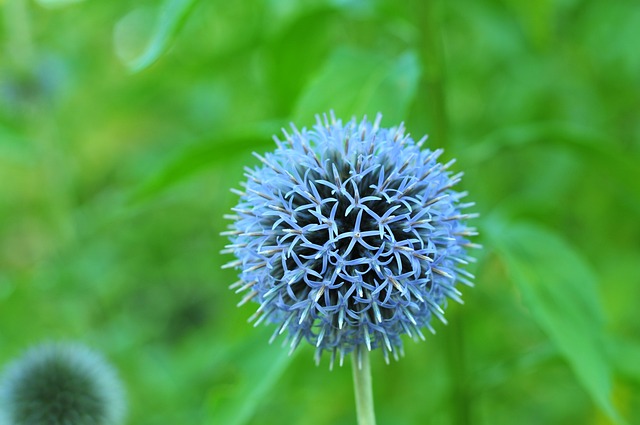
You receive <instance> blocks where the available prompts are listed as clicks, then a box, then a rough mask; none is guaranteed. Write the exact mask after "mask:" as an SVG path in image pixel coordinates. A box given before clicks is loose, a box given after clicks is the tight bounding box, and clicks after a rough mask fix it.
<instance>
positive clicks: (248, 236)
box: [225, 114, 475, 365]
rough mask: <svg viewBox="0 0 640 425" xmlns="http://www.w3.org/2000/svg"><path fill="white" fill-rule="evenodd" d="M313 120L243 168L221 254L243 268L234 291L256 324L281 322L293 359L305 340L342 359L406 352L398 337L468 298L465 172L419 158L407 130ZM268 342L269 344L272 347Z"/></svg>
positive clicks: (433, 155) (434, 158) (424, 152)
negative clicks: (251, 305) (253, 306)
mask: <svg viewBox="0 0 640 425" xmlns="http://www.w3.org/2000/svg"><path fill="white" fill-rule="evenodd" d="M380 119H381V117H380V116H378V117H377V119H376V120H375V122H370V121H367V119H366V118H365V119H363V120H362V121H360V122H357V121H356V120H355V119H352V120H351V121H349V122H347V123H346V124H343V123H342V122H341V121H340V120H336V119H335V117H334V116H333V114H331V116H330V117H327V116H324V117H323V118H320V117H318V121H317V124H316V125H314V126H313V128H312V129H311V130H306V129H303V130H302V131H299V130H298V129H296V128H295V126H292V131H291V132H290V133H289V132H286V131H285V132H284V136H285V137H284V140H279V139H278V138H275V141H276V144H277V149H276V150H275V152H273V153H271V154H266V155H265V156H264V157H263V156H260V155H257V154H256V157H257V158H258V159H259V160H260V161H261V165H260V166H259V167H257V168H254V169H249V168H247V169H246V177H247V181H246V183H244V184H243V190H241V191H235V192H237V193H238V194H239V195H240V201H239V203H238V205H237V206H236V207H235V208H233V211H234V212H235V215H230V216H228V218H230V219H232V220H233V223H232V224H231V226H230V230H229V231H228V232H225V234H227V235H229V237H230V239H231V244H230V245H227V247H226V248H227V249H226V252H232V253H234V254H235V256H236V257H237V260H236V261H233V262H231V263H229V264H227V265H226V266H227V267H235V268H237V269H239V270H240V275H239V277H240V280H239V281H238V282H236V283H235V284H233V285H232V288H235V289H237V291H238V292H243V291H246V295H245V297H244V298H243V300H242V301H241V304H243V303H244V302H247V301H250V300H251V301H255V302H257V303H258V304H259V305H260V306H259V307H258V310H257V312H256V313H255V314H254V315H253V316H252V318H251V320H255V324H256V325H257V324H259V323H261V322H263V321H266V322H271V323H275V324H276V325H277V327H276V329H275V333H274V338H275V337H276V336H277V335H279V334H283V333H286V338H287V341H288V342H289V344H290V346H291V351H293V350H294V349H295V347H296V346H298V344H299V343H300V341H302V340H303V339H306V340H307V341H308V342H309V343H311V344H312V345H313V346H315V347H316V361H319V360H320V357H321V355H322V353H323V351H328V352H330V353H331V364H332V365H333V362H334V360H335V359H336V356H338V357H339V358H340V361H341V363H342V359H343V358H344V356H345V354H347V353H349V352H350V351H352V350H354V349H356V348H363V347H366V349H368V350H372V349H375V348H381V349H382V351H383V352H384V356H385V359H387V360H388V357H389V354H391V355H393V356H394V357H395V358H397V357H398V353H400V354H402V341H401V339H400V336H401V335H403V334H407V335H408V336H410V337H412V338H414V339H416V338H423V339H424V336H423V333H422V329H423V328H425V327H426V328H427V329H429V330H431V331H433V328H432V326H431V324H430V323H431V318H432V316H436V317H437V318H438V319H440V320H442V321H443V322H444V321H445V319H444V308H445V306H446V302H447V299H453V300H456V301H461V299H460V295H461V294H460V292H459V290H458V289H457V288H456V284H457V283H458V282H461V283H464V284H468V285H471V279H472V278H473V276H472V275H470V274H469V273H468V272H466V271H465V270H464V269H462V268H461V267H462V266H464V265H465V264H467V263H468V262H469V261H471V260H472V259H471V258H470V257H468V256H467V255H466V250H467V248H469V247H473V246H474V244H472V243H471V242H469V240H468V237H470V236H473V235H475V230H474V229H473V228H471V227H468V226H467V224H466V221H467V219H468V218H471V217H472V216H473V214H465V213H464V212H463V210H464V209H465V208H467V207H469V206H471V205H472V204H470V203H463V202H461V199H462V198H463V197H465V196H466V193H465V192H456V191H454V190H453V187H454V186H455V185H456V184H457V183H458V182H459V181H460V177H461V176H462V173H459V174H452V172H451V171H449V168H450V166H451V165H452V164H453V161H450V162H448V163H446V164H442V163H440V162H438V157H439V156H440V155H441V154H442V150H440V149H438V150H433V151H431V150H429V149H421V147H422V144H423V143H424V142H425V140H426V137H425V138H423V139H421V140H420V141H419V142H415V141H414V140H413V139H412V138H411V137H410V136H409V135H408V134H406V133H405V132H404V128H403V126H402V125H400V126H399V127H394V128H389V129H387V128H381V127H380ZM272 340H273V338H272Z"/></svg>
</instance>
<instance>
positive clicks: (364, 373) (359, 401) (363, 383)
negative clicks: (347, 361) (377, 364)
mask: <svg viewBox="0 0 640 425" xmlns="http://www.w3.org/2000/svg"><path fill="white" fill-rule="evenodd" d="M351 363H352V368H353V387H354V390H355V393H356V413H357V416H358V425H375V423H376V417H375V413H374V411H373V387H372V385H371V365H370V363H369V351H368V350H367V349H365V348H362V347H358V348H356V349H355V350H354V351H353V353H352V354H351Z"/></svg>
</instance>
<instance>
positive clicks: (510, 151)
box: [0, 0, 640, 425]
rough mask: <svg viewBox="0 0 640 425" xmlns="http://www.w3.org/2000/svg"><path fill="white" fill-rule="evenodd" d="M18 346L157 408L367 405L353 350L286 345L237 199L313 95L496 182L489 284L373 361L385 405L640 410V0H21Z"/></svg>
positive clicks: (4, 143) (475, 178)
mask: <svg viewBox="0 0 640 425" xmlns="http://www.w3.org/2000/svg"><path fill="white" fill-rule="evenodd" d="M0 12H1V13H2V18H3V20H2V23H1V24H0V43H1V45H0V49H1V50H0V55H1V56H0V363H2V364H3V363H5V362H6V361H8V360H9V359H10V358H12V357H14V356H16V355H18V354H19V353H20V352H21V351H22V350H23V349H25V348H26V347H27V346H29V345H31V344H33V343H36V342H38V341H41V340H47V339H64V340H68V339H72V340H81V341H84V342H86V343H88V344H90V345H92V346H94V347H95V348H97V349H100V350H102V351H104V352H105V354H106V355H107V356H108V357H109V358H110V359H111V361H112V362H113V363H114V364H116V365H117V366H118V367H119V369H120V371H121V374H122V377H123V379H124V381H125V382H126V385H127V387H128V392H129V400H130V406H131V408H130V418H129V419H130V420H129V423H131V424H139V425H151V424H167V423H188V424H283V423H287V424H301V425H302V424H304V425H313V424H351V423H353V422H354V421H355V413H354V402H353V395H352V388H351V382H350V371H349V368H348V367H343V368H338V369H337V370H334V371H333V372H328V371H327V364H326V363H323V364H322V365H321V366H320V367H319V368H316V367H315V366H314V365H313V361H312V353H311V350H310V349H308V348H303V349H301V350H299V351H300V353H297V354H295V355H294V356H293V357H287V356H286V353H285V351H286V350H281V349H280V347H279V345H278V344H274V345H273V346H269V345H268V344H267V340H268V335H269V334H270V332H271V331H270V329H268V328H264V327H261V328H258V329H253V328H252V327H251V326H250V325H248V324H247V323H246V319H247V318H248V317H249V316H250V315H251V313H252V309H253V306H244V307H242V308H236V307H235V304H236V303H237V302H238V301H239V296H236V295H235V294H233V293H232V291H229V290H228V289H227V286H228V285H229V284H230V283H232V282H233V281H234V280H235V279H236V277H235V276H234V272H233V271H229V270H226V271H222V270H221V269H220V265H221V264H223V263H224V262H226V261H227V260H229V258H228V257H224V256H221V255H219V254H218V251H219V250H220V249H221V248H222V247H223V245H224V244H225V240H224V238H222V237H220V236H218V234H219V232H220V231H223V230H224V228H225V223H224V222H223V220H222V218H221V217H222V215H223V214H224V213H226V212H227V211H228V210H229V208H230V207H231V206H233V205H234V203H235V202H236V197H235V195H233V194H231V193H230V192H229V188H230V187H233V186H237V182H238V181H240V180H241V179H242V178H243V177H242V172H243V171H242V167H243V166H245V165H251V166H253V165H255V164H256V163H257V160H256V159H254V158H253V157H252V156H251V151H254V150H255V151H258V152H264V151H268V150H271V149H273V147H274V145H273V143H272V141H271V135H273V134H276V133H278V132H279V129H280V128H281V127H283V126H287V125H288V122H289V121H291V120H295V122H296V123H297V124H298V125H299V126H305V125H306V126H308V125H310V124H312V123H313V120H314V116H313V115H314V114H316V113H322V112H326V111H328V110H329V109H334V110H335V111H336V113H337V114H338V115H339V116H342V117H344V118H349V117H351V116H352V115H356V116H361V115H362V114H365V113H366V114H368V115H369V116H370V117H371V116H374V115H375V113H376V112H377V111H381V112H382V113H383V114H384V115H385V118H384V120H383V125H386V126H392V125H396V124H397V123H398V122H399V121H401V120H404V121H405V122H406V125H407V127H408V129H409V130H410V131H411V132H412V134H413V135H414V136H416V137H418V138H419V137H420V136H422V134H425V133H428V134H430V139H429V140H430V141H429V146H430V147H431V148H437V147H444V148H445V149H446V157H447V159H449V158H453V157H455V158H458V165H457V166H456V167H457V169H459V170H464V171H465V173H466V176H465V179H464V180H463V183H462V186H463V188H464V189H466V190H469V192H470V193H471V196H470V197H471V198H473V200H475V201H476V202H477V210H478V211H479V212H481V214H482V217H481V219H479V220H477V224H478V227H479V228H480V231H481V237H480V239H481V240H480V242H482V243H483V244H484V246H485V248H484V250H483V251H482V252H481V253H480V257H481V258H480V259H479V261H478V263H477V264H476V265H475V266H474V267H473V268H474V270H473V271H474V272H475V273H476V275H477V286H476V288H474V289H467V290H466V291H465V294H464V295H465V301H466V305H465V306H464V307H462V306H459V305H450V306H449V309H448V311H447V317H448V318H449V320H450V322H451V323H450V324H449V326H446V327H445V326H443V325H441V324H437V326H436V328H437V330H438V333H437V334H436V335H433V336H429V337H428V339H427V342H424V343H419V344H414V343H412V342H410V341H407V345H406V357H405V358H404V359H402V360H401V361H400V362H397V363H393V364H391V365H389V366H387V365H385V364H384V363H383V361H382V356H375V355H374V356H373V369H374V370H373V373H374V385H375V389H374V392H375V397H376V402H377V406H376V409H377V414H378V417H379V422H380V423H381V424H385V423H388V424H391V423H393V424H400V425H402V424H424V423H428V424H456V425H463V424H512V423H518V424H569V423H571V424H592V425H603V424H614V423H624V421H626V422H627V423H630V424H633V423H640V422H638V421H639V419H638V418H640V366H638V365H639V364H640V339H639V338H638V335H640V320H639V316H638V306H637V304H638V300H639V299H640V285H639V284H640V266H639V264H640V261H639V258H640V224H639V218H640V166H639V165H638V162H639V160H640V116H639V114H640V49H638V40H640V7H638V4H637V2H635V1H633V0H620V1H617V2H604V1H586V0H543V1H538V2H520V1H516V0H482V1H473V0H460V1H456V2H445V1H443V0H433V1H422V0H413V1H407V2H392V1H382V0H372V1H365V0H306V1H296V0H266V1H246V2H222V1H217V0H213V1H207V2H205V1H197V0H166V1H164V2H159V1H150V0H142V1H138V2H135V4H134V3H131V2H119V1H107V2H104V1H89V0H87V1H70V0H66V1H65V0H38V1H28V0H0Z"/></svg>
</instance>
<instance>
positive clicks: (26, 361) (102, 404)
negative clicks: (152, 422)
mask: <svg viewBox="0 0 640 425" xmlns="http://www.w3.org/2000/svg"><path fill="white" fill-rule="evenodd" d="M123 416H124V397H123V390H122V386H121V384H120V381H119V380H118V378H117V376H116V374H115V371H114V370H113V369H112V368H111V367H110V366H109V365H108V364H107V363H106V362H105V361H104V360H103V358H102V356H100V355H99V354H97V353H96V352H94V351H92V350H90V349H88V348H86V347H84V346H82V345H77V344H61V343H48V344H44V345H40V346H36V347H34V348H32V349H30V350H28V351H27V352H26V353H25V355H24V356H23V357H21V358H19V359H17V360H16V361H14V362H13V363H11V364H10V365H9V366H8V367H7V369H6V372H5V373H4V374H3V376H2V380H1V381H0V424H5V423H6V424H11V425H117V424H120V423H122V420H123Z"/></svg>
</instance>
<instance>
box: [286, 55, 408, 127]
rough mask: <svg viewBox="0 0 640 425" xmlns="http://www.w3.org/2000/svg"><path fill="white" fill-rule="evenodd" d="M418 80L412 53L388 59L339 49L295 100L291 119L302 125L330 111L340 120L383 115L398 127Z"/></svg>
mask: <svg viewBox="0 0 640 425" xmlns="http://www.w3.org/2000/svg"><path fill="white" fill-rule="evenodd" d="M419 78H420V65H419V62H418V58H417V56H416V54H415V53H414V52H412V51H409V52H406V53H404V54H403V55H401V56H400V57H397V58H387V57H384V56H381V55H379V54H376V53H372V52H369V51H363V50H357V49H354V48H346V47H340V48H338V49H337V50H336V51H335V52H334V53H333V54H332V55H331V56H330V57H329V59H328V60H327V62H326V63H325V65H324V67H323V68H322V69H321V70H320V72H319V73H318V75H317V76H316V77H315V78H314V79H313V80H312V81H311V83H310V84H309V86H308V87H307V88H306V90H305V92H304V93H303V94H302V96H301V97H300V99H299V100H298V104H297V106H296V108H295V113H294V117H295V119H296V122H304V121H308V120H309V119H310V117H313V116H314V115H316V114H320V113H324V112H328V111H330V110H333V111H335V113H336V115H337V116H339V117H343V118H348V117H350V116H352V115H355V116H362V115H364V114H367V115H368V116H369V117H375V115H376V114H377V113H378V112H382V113H383V114H384V116H385V117H386V118H387V120H388V121H389V122H394V123H398V122H400V121H403V119H404V118H405V115H406V112H407V108H408V107H409V104H410V103H411V100H412V99H413V97H414V96H415V93H416V88H417V85H418V80H419Z"/></svg>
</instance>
